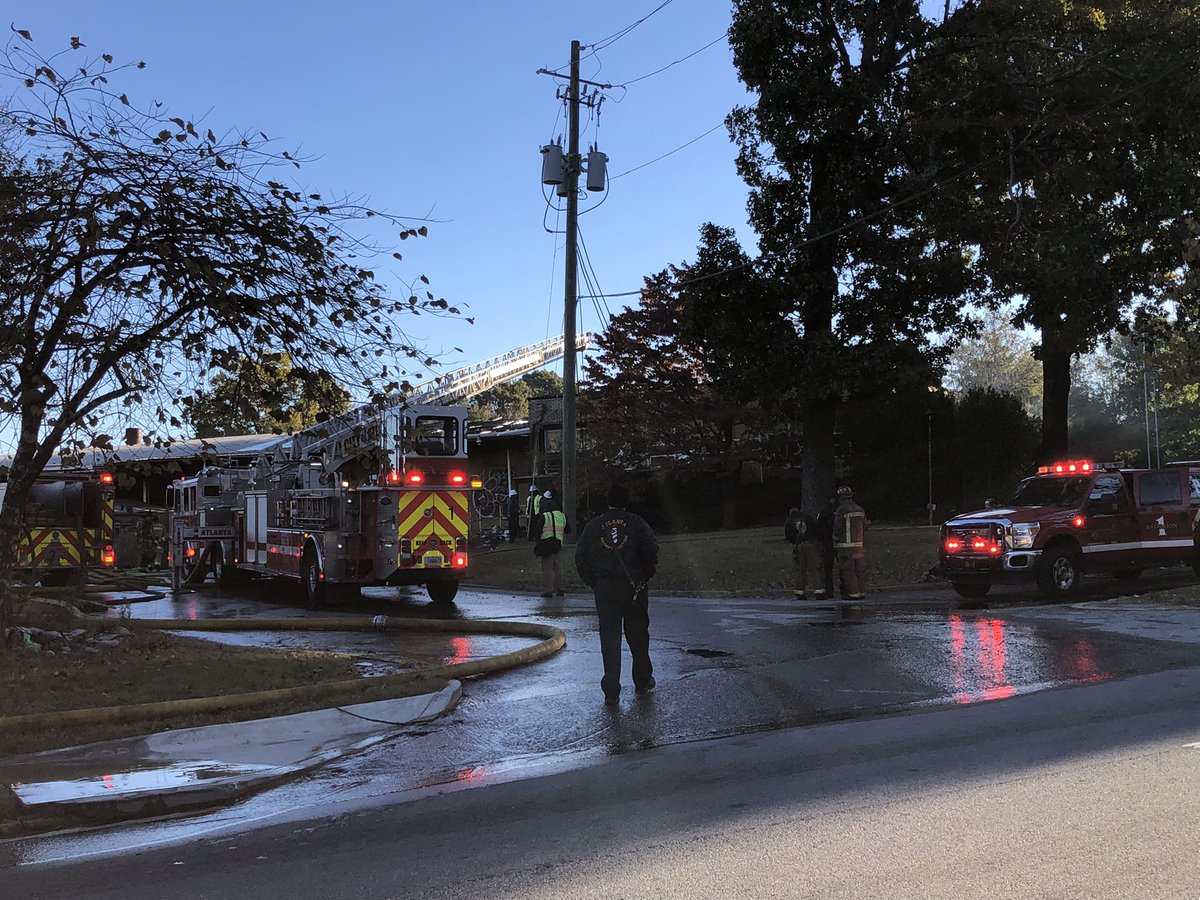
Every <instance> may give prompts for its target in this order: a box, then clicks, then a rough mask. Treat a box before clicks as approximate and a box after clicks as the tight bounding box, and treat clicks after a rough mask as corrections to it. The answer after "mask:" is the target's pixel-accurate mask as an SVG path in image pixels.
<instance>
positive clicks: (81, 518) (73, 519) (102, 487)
mask: <svg viewBox="0 0 1200 900" xmlns="http://www.w3.org/2000/svg"><path fill="white" fill-rule="evenodd" d="M114 481H115V479H114V478H113V475H112V473H111V472H96V471H92V470H78V471H71V470H63V471H61V472H56V473H54V474H52V475H42V476H39V477H38V479H37V480H36V481H35V482H34V483H33V486H32V487H31V488H30V491H29V501H28V504H27V505H26V507H25V531H24V534H22V536H21V541H20V543H19V544H18V545H17V561H16V567H15V568H16V570H17V571H18V572H20V573H21V574H22V575H23V576H24V577H25V578H26V579H28V580H29V581H30V582H33V581H41V583H42V584H43V585H46V586H48V587H50V586H53V587H61V586H65V585H70V584H83V582H84V581H85V580H86V579H87V573H88V571H89V570H92V569H104V568H111V567H112V565H113V563H114V561H115V559H116V554H115V552H114V550H113V495H114V490H115V484H114ZM7 487H8V485H7V484H0V504H2V503H3V501H4V494H5V491H6V490H7Z"/></svg>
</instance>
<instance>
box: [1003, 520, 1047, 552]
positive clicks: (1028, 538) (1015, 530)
mask: <svg viewBox="0 0 1200 900" xmlns="http://www.w3.org/2000/svg"><path fill="white" fill-rule="evenodd" d="M1039 531H1041V526H1040V525H1039V524H1038V523H1037V522H1018V523H1017V524H1016V525H1013V526H1012V531H1011V532H1010V538H1011V541H1012V548H1013V549H1014V550H1029V549H1030V548H1032V547H1033V542H1034V541H1035V540H1036V539H1037V536H1038V532H1039Z"/></svg>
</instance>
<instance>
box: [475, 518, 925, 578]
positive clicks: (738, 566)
mask: <svg viewBox="0 0 1200 900" xmlns="http://www.w3.org/2000/svg"><path fill="white" fill-rule="evenodd" d="M937 542H938V526H936V525H935V526H932V527H931V526H915V527H906V528H890V527H887V526H876V527H874V528H871V529H870V530H869V531H868V532H867V542H866V554H867V582H868V585H869V586H870V587H892V586H896V585H905V584H917V583H918V582H919V581H920V580H921V576H922V575H924V574H925V573H926V572H928V571H929V569H930V568H931V567H932V566H933V565H935V564H936V563H937ZM659 548H660V551H659V566H658V574H657V575H656V576H655V577H654V580H653V582H651V590H660V591H683V592H687V591H723V592H729V593H735V594H764V593H765V594H770V593H780V592H785V591H791V589H792V551H791V547H790V546H789V545H788V544H786V543H785V542H784V540H783V527H782V525H781V526H779V527H778V528H774V527H773V528H746V529H741V530H738V531H712V532H702V533H698V534H674V535H663V536H661V537H660V538H659ZM574 552H575V551H574V545H568V546H567V547H566V548H564V549H563V574H564V575H565V576H566V583H567V587H568V589H571V590H584V584H583V582H582V581H580V579H579V576H578V575H577V574H576V572H575V560H574ZM540 578H541V561H540V560H538V559H537V558H536V557H535V556H534V555H533V543H532V542H527V541H518V542H517V543H515V544H505V545H501V547H500V548H498V549H496V550H493V551H491V552H489V553H480V554H476V555H475V556H473V557H472V558H471V573H470V575H469V577H468V579H467V581H468V583H470V584H477V585H484V586H489V587H496V588H502V589H505V590H515V591H534V592H536V591H539V590H540V589H541V588H540Z"/></svg>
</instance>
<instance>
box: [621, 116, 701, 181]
mask: <svg viewBox="0 0 1200 900" xmlns="http://www.w3.org/2000/svg"><path fill="white" fill-rule="evenodd" d="M724 124H725V122H724V121H721V122H718V123H717V124H716V125H714V126H713V127H712V128H710V129H708V131H706V132H704V134H701V135H698V136H696V137H694V138H692V139H691V140H690V141H688V142H687V143H686V144H680V145H679V146H678V147H676V148H675V149H674V150H669V151H667V152H666V153H664V154H663V155H662V156H656V157H655V158H654V159H652V160H650V161H649V162H644V163H642V164H641V165H640V166H634V167H633V168H632V169H626V170H625V171H624V172H622V173H621V174H620V175H613V176H611V177H610V178H609V179H608V180H609V181H616V180H617V179H618V178H621V177H623V176H625V175H628V174H630V173H631V172H636V171H637V170H638V169H644V168H646V166H652V165H654V164H655V163H656V162H661V161H662V160H664V159H666V158H667V157H668V156H673V155H674V154H676V153H678V152H679V151H680V150H685V149H687V148H688V147H690V146H692V144H694V143H696V141H698V140H700V139H701V138H706V137H708V136H709V135H710V134H712V133H713V132H714V131H716V130H717V129H718V128H720V127H721V126H723V125H724Z"/></svg>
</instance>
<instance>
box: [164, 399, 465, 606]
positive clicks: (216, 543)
mask: <svg viewBox="0 0 1200 900" xmlns="http://www.w3.org/2000/svg"><path fill="white" fill-rule="evenodd" d="M466 418H467V414H466V410H465V408H463V407H457V406H425V405H421V406H405V407H393V408H389V409H385V410H382V411H380V410H374V411H372V410H365V409H364V410H356V411H353V412H350V413H346V414H345V415H343V416H339V417H337V418H334V419H330V420H329V421H327V422H325V423H322V425H320V426H316V427H314V428H310V429H307V430H305V431H303V432H298V433H297V434H294V435H289V436H286V437H281V438H280V440H279V441H278V442H277V443H275V444H274V445H272V446H270V447H269V449H267V450H266V451H265V452H263V453H262V454H261V455H260V456H259V457H258V459H257V460H255V461H254V463H253V464H251V465H249V466H246V467H241V468H237V467H229V466H209V467H206V468H204V469H203V470H201V471H200V472H199V474H197V475H195V476H194V477H191V478H184V479H180V480H178V481H176V482H175V483H173V484H172V485H171V488H170V490H169V491H168V506H170V508H171V512H172V521H171V532H172V541H173V551H172V558H173V564H174V566H175V571H176V572H177V573H178V574H179V575H180V577H183V578H186V579H188V580H193V581H195V580H202V579H203V578H204V577H205V576H206V575H208V574H209V573H210V572H211V573H212V574H214V575H215V576H216V579H217V581H218V582H219V583H227V582H229V581H230V580H231V579H233V578H235V577H237V576H238V575H244V574H250V573H257V574H259V575H269V576H276V577H279V578H285V579H292V580H295V581H297V582H299V583H300V584H301V585H302V587H303V590H304V593H305V595H306V597H307V599H308V601H309V603H310V604H312V605H319V604H321V603H323V602H324V601H326V600H327V599H330V598H331V597H332V596H337V595H347V594H354V593H357V592H358V590H359V589H360V588H362V587H365V586H369V585H405V584H408V585H424V586H425V588H426V590H427V591H428V592H429V596H430V599H431V600H433V601H434V602H439V603H448V602H450V601H452V600H453V599H454V596H455V594H456V593H457V592H458V585H459V581H460V580H461V579H462V578H463V576H464V575H465V573H466V570H467V564H468V560H469V548H468V546H467V534H468V500H469V498H470V492H471V491H472V490H473V489H475V488H478V487H479V486H480V480H479V479H478V478H474V477H472V476H471V475H469V474H468V472H467V468H466V467H467V444H466Z"/></svg>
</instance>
